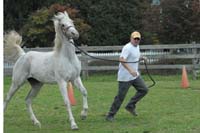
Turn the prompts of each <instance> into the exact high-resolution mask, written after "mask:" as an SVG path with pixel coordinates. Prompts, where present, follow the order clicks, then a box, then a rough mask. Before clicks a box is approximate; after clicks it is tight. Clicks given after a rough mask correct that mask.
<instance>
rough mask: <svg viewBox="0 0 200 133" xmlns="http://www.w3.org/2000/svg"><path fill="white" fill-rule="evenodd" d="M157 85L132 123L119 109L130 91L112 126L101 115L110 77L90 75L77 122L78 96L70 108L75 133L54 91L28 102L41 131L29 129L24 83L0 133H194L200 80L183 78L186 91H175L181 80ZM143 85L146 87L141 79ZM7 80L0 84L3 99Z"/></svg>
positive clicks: (199, 127)
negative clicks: (82, 115) (85, 114)
mask: <svg viewBox="0 0 200 133" xmlns="http://www.w3.org/2000/svg"><path fill="white" fill-rule="evenodd" d="M153 77H154V79H155V80H156V82H157V84H156V86H155V87H153V88H151V89H150V91H149V93H148V95H146V96H145V97H144V99H142V100H141V102H139V103H138V105H137V112H138V113H139V116H137V117H133V116H131V115H130V114H129V113H128V112H126V111H125V109H124V107H125V105H126V103H127V102H128V100H129V99H130V98H131V96H132V95H134V93H135V90H134V89H133V88H130V90H129V92H128V95H127V96H126V99H125V101H124V102H123V104H122V106H121V108H120V110H119V112H118V113H117V115H116V117H115V121H114V122H113V123H110V122H107V121H105V119H104V117H105V116H104V115H105V114H106V113H107V111H108V109H109V107H110V105H111V103H112V101H113V98H114V96H115V94H116V92H117V81H116V75H92V76H90V78H89V79H88V80H84V81H83V82H84V85H85V87H86V88H87V90H88V103H89V112H88V118H87V119H86V120H81V119H80V111H81V108H82V96H81V94H80V93H79V91H78V90H77V89H75V90H74V93H75V98H76V102H77V105H76V106H73V107H72V111H73V114H74V117H75V120H76V122H77V124H78V126H79V130H77V131H72V130H71V129H70V125H69V122H68V115H67V113H66V108H65V106H64V102H63V100H62V97H61V94H60V92H59V89H58V86H57V85H44V86H43V89H42V90H41V91H40V93H39V95H38V96H37V98H36V99H35V100H34V101H33V110H34V112H35V114H36V116H37V118H38V119H39V121H40V122H41V124H42V128H41V129H39V128H38V127H35V126H33V124H32V122H31V120H30V118H29V115H28V113H27V111H26V105H25V97H26V95H27V93H28V91H29V89H30V86H29V84H28V83H26V84H25V85H24V86H23V87H22V88H21V89H20V90H19V91H18V92H17V93H16V94H15V95H14V97H13V99H12V100H11V102H10V103H9V105H8V108H7V110H6V112H5V114H4V133H72V132H73V133H200V80H199V79H198V80H192V79H191V77H189V81H190V88H189V89H181V88H180V80H181V76H180V75H176V76H156V75H154V76H153ZM144 79H145V81H146V83H147V84H151V82H150V81H149V80H148V77H146V76H144ZM10 82H11V78H10V77H5V78H4V96H6V93H7V92H8V89H9V86H10Z"/></svg>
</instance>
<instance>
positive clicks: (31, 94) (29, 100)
mask: <svg viewBox="0 0 200 133" xmlns="http://www.w3.org/2000/svg"><path fill="white" fill-rule="evenodd" d="M28 81H29V83H30V84H31V86H32V88H31V90H30V91H29V93H28V95H27V97H26V106H27V110H28V112H29V114H30V117H31V120H32V121H33V124H34V125H38V126H39V127H40V128H41V124H40V122H39V121H38V120H37V118H36V116H35V114H34V113H33V109H32V105H31V104H32V100H33V98H34V97H36V96H37V94H38V92H39V91H40V88H41V87H42V85H43V83H41V82H39V81H37V80H35V79H33V78H29V79H28Z"/></svg>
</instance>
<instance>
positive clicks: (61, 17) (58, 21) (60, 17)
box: [53, 11, 79, 39]
mask: <svg viewBox="0 0 200 133" xmlns="http://www.w3.org/2000/svg"><path fill="white" fill-rule="evenodd" d="M53 21H54V26H55V31H56V32H57V33H58V32H59V34H60V35H61V36H62V37H65V38H67V39H71V38H72V39H78V37H79V33H78V31H77V30H76V28H75V26H74V23H73V21H72V20H71V19H70V18H69V16H68V14H67V12H66V11H65V12H64V13H63V12H59V13H58V14H57V15H55V16H54V19H53Z"/></svg>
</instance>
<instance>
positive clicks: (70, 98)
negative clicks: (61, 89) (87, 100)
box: [67, 82, 76, 106]
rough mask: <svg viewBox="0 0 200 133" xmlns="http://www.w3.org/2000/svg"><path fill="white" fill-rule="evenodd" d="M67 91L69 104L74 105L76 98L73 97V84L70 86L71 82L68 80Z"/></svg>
mask: <svg viewBox="0 0 200 133" xmlns="http://www.w3.org/2000/svg"><path fill="white" fill-rule="evenodd" d="M67 91H68V97H69V101H70V104H71V105H72V106H73V105H76V100H75V98H74V90H73V86H72V83H71V82H68V84H67Z"/></svg>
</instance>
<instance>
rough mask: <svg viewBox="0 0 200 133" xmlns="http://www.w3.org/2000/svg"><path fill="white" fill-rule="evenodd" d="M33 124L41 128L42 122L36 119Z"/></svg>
mask: <svg viewBox="0 0 200 133" xmlns="http://www.w3.org/2000/svg"><path fill="white" fill-rule="evenodd" d="M33 124H34V125H35V126H38V127H39V128H41V123H40V122H39V121H34V122H33Z"/></svg>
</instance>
